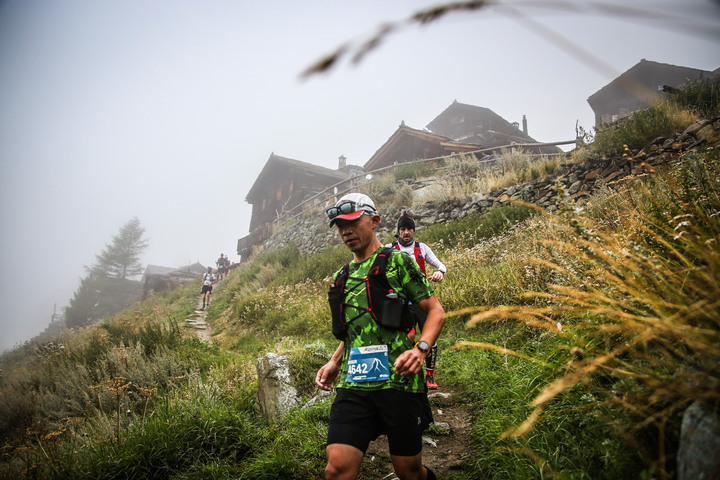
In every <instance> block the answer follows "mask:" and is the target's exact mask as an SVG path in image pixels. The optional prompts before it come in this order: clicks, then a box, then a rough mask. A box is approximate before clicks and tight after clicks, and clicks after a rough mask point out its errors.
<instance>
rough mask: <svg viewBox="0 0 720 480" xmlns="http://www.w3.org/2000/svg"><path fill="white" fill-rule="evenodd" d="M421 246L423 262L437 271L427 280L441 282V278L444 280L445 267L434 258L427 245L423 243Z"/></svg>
mask: <svg viewBox="0 0 720 480" xmlns="http://www.w3.org/2000/svg"><path fill="white" fill-rule="evenodd" d="M422 246H423V250H424V252H423V256H424V257H425V261H426V262H427V263H429V264H430V265H432V266H433V267H435V268H436V269H437V271H436V272H434V273H433V274H432V275H430V277H428V280H430V281H431V282H442V280H443V278H445V273H446V272H447V267H446V266H445V264H444V263H442V262H441V261H440V260H439V259H438V258H437V256H435V254H434V253H433V251H432V249H431V248H430V247H429V246H427V244H425V243H423V244H422Z"/></svg>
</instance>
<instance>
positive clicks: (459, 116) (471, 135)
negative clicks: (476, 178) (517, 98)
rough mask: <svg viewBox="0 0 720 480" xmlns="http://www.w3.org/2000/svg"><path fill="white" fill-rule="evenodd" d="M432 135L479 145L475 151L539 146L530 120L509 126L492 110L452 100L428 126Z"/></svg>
mask: <svg viewBox="0 0 720 480" xmlns="http://www.w3.org/2000/svg"><path fill="white" fill-rule="evenodd" d="M426 128H427V129H428V130H430V131H431V132H433V133H436V134H438V135H444V136H446V137H449V138H451V139H452V140H454V141H456V142H463V143H465V144H473V145H478V146H479V147H476V148H498V149H500V148H501V147H510V146H512V145H518V144H529V143H540V142H538V141H537V140H535V139H534V138H532V137H531V136H530V135H528V132H527V119H526V118H525V116H524V115H523V122H522V130H521V129H520V124H519V123H517V122H515V123H510V122H508V121H507V120H505V119H504V118H502V117H501V116H500V115H498V114H497V113H495V112H493V111H492V110H490V109H489V108H485V107H477V106H475V105H468V104H465V103H460V102H458V101H457V100H455V101H453V103H452V104H450V106H449V107H448V108H446V109H445V110H444V111H443V112H442V113H441V114H440V115H438V116H437V117H435V119H433V121H431V122H430V123H428V124H427V127H426ZM523 149H524V150H525V151H527V152H530V153H542V154H552V153H559V152H560V149H559V148H557V147H555V146H552V145H544V146H533V147H523Z"/></svg>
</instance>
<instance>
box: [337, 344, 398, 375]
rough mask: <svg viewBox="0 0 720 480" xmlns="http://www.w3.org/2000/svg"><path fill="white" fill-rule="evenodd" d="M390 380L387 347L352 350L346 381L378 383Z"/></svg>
mask: <svg viewBox="0 0 720 480" xmlns="http://www.w3.org/2000/svg"><path fill="white" fill-rule="evenodd" d="M389 379H390V366H389V362H388V347H387V345H373V346H370V347H355V348H353V349H351V350H350V357H349V358H348V373H347V378H346V381H348V382H351V383H359V382H377V381H379V380H389Z"/></svg>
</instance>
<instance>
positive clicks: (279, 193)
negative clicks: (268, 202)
mask: <svg viewBox="0 0 720 480" xmlns="http://www.w3.org/2000/svg"><path fill="white" fill-rule="evenodd" d="M275 200H277V201H280V200H282V187H278V188H277V192H275Z"/></svg>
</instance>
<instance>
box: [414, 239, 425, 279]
mask: <svg viewBox="0 0 720 480" xmlns="http://www.w3.org/2000/svg"><path fill="white" fill-rule="evenodd" d="M414 253H415V261H416V262H417V264H418V266H419V267H420V270H422V272H423V273H425V257H423V254H422V250H421V249H420V242H415V251H414Z"/></svg>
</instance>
